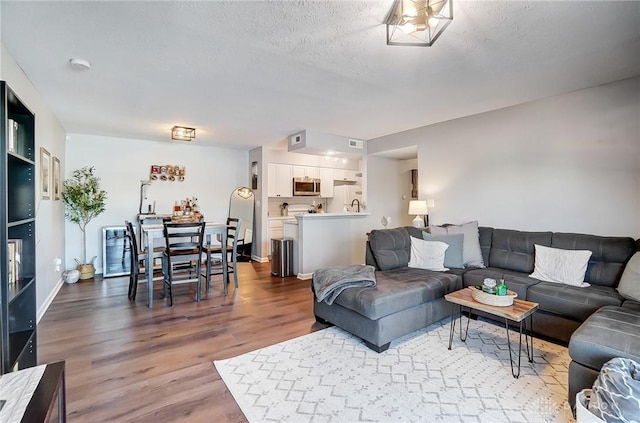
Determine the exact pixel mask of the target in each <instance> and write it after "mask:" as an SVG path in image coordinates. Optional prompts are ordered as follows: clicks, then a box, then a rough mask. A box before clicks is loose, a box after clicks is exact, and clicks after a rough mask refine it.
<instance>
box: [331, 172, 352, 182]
mask: <svg viewBox="0 0 640 423" xmlns="http://www.w3.org/2000/svg"><path fill="white" fill-rule="evenodd" d="M356 173H357V171H356V170H352V169H333V180H334V181H349V182H356V181H357V179H356V178H357V177H356Z"/></svg>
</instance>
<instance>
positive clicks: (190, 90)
mask: <svg viewBox="0 0 640 423" xmlns="http://www.w3.org/2000/svg"><path fill="white" fill-rule="evenodd" d="M391 4H392V0H384V1H362V0H360V1H309V0H298V1H258V2H250V1H200V2H191V1H189V2H187V1H172V2H168V1H162V2H149V1H139V2H115V1H109V2H96V1H70V2H55V1H48V2H31V1H26V2H23V1H21V2H10V1H2V2H1V3H0V8H1V10H0V12H1V13H0V16H1V19H2V34H1V35H2V43H3V44H4V45H5V47H6V48H7V49H8V51H9V52H10V54H11V55H12V56H13V57H14V58H15V60H16V61H17V62H18V64H19V65H20V66H21V67H22V68H23V69H24V71H25V73H26V74H27V76H28V77H29V78H30V79H31V81H32V82H33V84H34V85H35V87H36V88H37V89H38V91H39V92H40V93H41V94H42V96H43V97H44V98H45V100H46V101H47V103H48V104H49V105H50V106H51V108H52V109H53V111H54V113H55V114H56V115H57V116H58V118H59V119H60V121H61V122H62V124H63V125H64V127H65V129H66V130H67V131H68V132H71V133H86V134H97V135H107V136H118V137H126V138H139V139H151V140H163V141H168V138H169V128H170V127H171V126H173V125H175V124H182V125H187V126H194V127H196V128H198V133H197V138H196V140H195V141H194V142H195V143H198V144H206V145H220V146H237V147H240V148H247V147H252V146H258V145H266V144H275V143H277V142H278V141H280V140H281V139H282V138H283V137H285V136H286V135H288V134H291V133H293V132H296V131H299V130H302V129H308V130H313V131H319V132H327V133H334V134H339V135H344V136H350V137H355V138H360V139H371V138H376V137H379V136H383V135H387V134H390V133H395V132H400V131H404V130H408V129H411V128H415V127H420V126H424V125H427V124H431V123H435V122H440V121H443V120H448V119H452V118H456V117H460V116H466V115H470V114H475V113H480V112H483V111H487V110H493V109H497V108H501V107H506V106H510V105H514V104H518V103H523V102H526V101H531V100H535V99H539V98H543V97H548V96H552V95H556V94H561V93H565V92H569V91H573V90H577V89H582V88H586V87H590V86H594V85H599V84H603V83H607V82H611V81H616V80H620V79H625V78H629V77H632V76H637V75H640V30H639V29H638V28H640V3H638V2H593V1H588V2H576V1H569V2H559V1H548V2H547V1H541V2H537V1H536V2H525V1H497V2H491V1H466V2H462V1H456V2H455V3H454V21H453V23H452V24H451V25H450V26H449V27H448V28H447V30H446V31H445V32H444V34H443V35H442V36H441V37H440V39H439V40H438V41H437V42H436V43H435V45H434V46H433V47H430V48H418V47H390V46H387V45H386V44H385V28H384V25H382V22H383V20H384V18H385V17H386V14H387V12H388V10H389V8H390V6H391ZM72 57H79V58H83V59H85V60H88V61H89V62H91V64H92V68H91V70H90V71H83V72H80V71H77V70H74V69H72V68H71V66H70V65H69V63H68V61H69V59H70V58H72ZM390 148H392V146H390Z"/></svg>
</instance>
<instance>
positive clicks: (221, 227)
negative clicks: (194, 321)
mask: <svg viewBox="0 0 640 423" xmlns="http://www.w3.org/2000/svg"><path fill="white" fill-rule="evenodd" d="M228 228H229V225H227V224H225V223H216V222H211V223H209V222H207V223H205V226H204V235H205V237H206V242H207V244H209V245H211V236H212V235H220V236H218V237H217V238H218V241H220V244H221V247H222V251H226V249H227V229H228ZM140 230H141V231H142V233H143V234H144V238H146V241H147V242H146V251H147V252H150V251H153V248H154V246H155V244H156V242H155V240H156V239H162V240H164V225H163V224H157V223H153V224H143V225H140ZM148 257H149V258H151V260H153V254H149V255H148ZM227 260H228V259H227V254H222V280H223V283H228V280H229V274H228V269H227ZM146 268H147V269H148V271H147V291H148V295H149V299H148V305H149V308H151V307H153V263H147V264H146Z"/></svg>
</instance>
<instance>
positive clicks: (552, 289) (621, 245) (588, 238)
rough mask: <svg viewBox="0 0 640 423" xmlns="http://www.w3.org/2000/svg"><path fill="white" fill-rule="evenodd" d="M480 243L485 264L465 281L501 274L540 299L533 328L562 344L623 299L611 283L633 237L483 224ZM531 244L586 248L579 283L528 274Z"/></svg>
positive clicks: (532, 258) (632, 245)
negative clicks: (581, 283) (591, 318)
mask: <svg viewBox="0 0 640 423" xmlns="http://www.w3.org/2000/svg"><path fill="white" fill-rule="evenodd" d="M479 230H480V246H481V248H482V250H483V255H484V252H488V254H487V256H486V257H484V262H485V265H486V266H487V267H486V268H484V269H470V270H468V271H466V272H465V273H464V277H463V282H464V286H473V285H482V281H483V280H484V278H494V279H496V280H498V279H499V278H500V276H501V275H504V276H505V280H506V283H507V285H508V286H509V289H511V290H513V291H515V292H517V293H518V297H519V298H522V299H526V300H528V301H533V302H536V303H538V304H540V309H539V311H538V312H537V313H536V315H535V318H534V321H535V324H534V331H535V332H536V333H537V334H539V335H543V336H547V337H550V338H553V339H556V340H559V341H562V342H564V343H566V342H569V339H570V338H571V334H572V333H573V332H574V331H575V330H576V329H577V328H578V326H580V325H581V324H582V322H584V321H585V320H586V319H587V317H589V316H590V315H592V314H593V313H594V312H595V311H596V310H598V309H599V308H600V307H604V306H620V305H622V303H623V302H624V301H625V300H624V298H623V297H621V296H620V294H618V292H617V291H616V289H615V287H616V286H617V284H618V282H619V281H620V277H621V276H622V272H623V270H624V266H625V264H626V263H627V261H629V259H630V258H631V256H632V255H633V253H634V252H635V251H636V243H635V241H634V240H633V238H625V237H602V236H596V235H584V234H572V233H557V232H556V233H553V232H522V231H514V230H507V229H493V228H485V227H481V228H479ZM534 244H538V245H543V246H546V247H553V248H560V249H564V250H590V251H591V252H592V255H591V258H590V259H589V266H588V267H587V273H586V275H585V282H588V283H590V284H591V286H590V287H587V288H580V287H575V286H570V285H563V284H558V283H552V282H542V281H539V280H537V279H533V278H530V277H529V275H530V274H531V273H532V272H533V268H534V263H535V254H534V253H535V247H534Z"/></svg>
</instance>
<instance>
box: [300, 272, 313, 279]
mask: <svg viewBox="0 0 640 423" xmlns="http://www.w3.org/2000/svg"><path fill="white" fill-rule="evenodd" d="M312 278H313V273H298V279H302V280H303V281H305V280H308V279H312Z"/></svg>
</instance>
